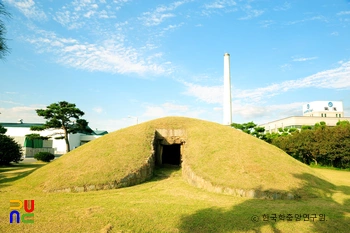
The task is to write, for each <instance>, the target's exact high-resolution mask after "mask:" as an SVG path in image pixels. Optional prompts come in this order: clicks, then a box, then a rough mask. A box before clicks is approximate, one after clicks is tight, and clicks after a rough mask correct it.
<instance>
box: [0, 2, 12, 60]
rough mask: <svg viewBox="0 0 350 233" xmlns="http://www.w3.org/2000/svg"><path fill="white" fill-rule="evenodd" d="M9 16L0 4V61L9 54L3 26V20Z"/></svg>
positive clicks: (0, 3)
mask: <svg viewBox="0 0 350 233" xmlns="http://www.w3.org/2000/svg"><path fill="white" fill-rule="evenodd" d="M9 17H10V14H9V13H8V12H7V11H6V9H5V6H4V4H3V3H2V2H0V59H3V58H4V57H5V55H6V54H7V53H8V52H9V48H8V47H7V45H6V39H5V37H4V36H5V33H6V27H5V24H4V21H3V20H4V19H5V18H9Z"/></svg>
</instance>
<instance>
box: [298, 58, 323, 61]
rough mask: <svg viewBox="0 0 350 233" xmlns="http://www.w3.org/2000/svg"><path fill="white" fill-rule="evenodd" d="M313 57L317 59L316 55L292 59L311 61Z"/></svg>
mask: <svg viewBox="0 0 350 233" xmlns="http://www.w3.org/2000/svg"><path fill="white" fill-rule="evenodd" d="M315 59H318V57H295V58H293V61H311V60H315Z"/></svg>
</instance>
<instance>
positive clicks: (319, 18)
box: [286, 15, 328, 25]
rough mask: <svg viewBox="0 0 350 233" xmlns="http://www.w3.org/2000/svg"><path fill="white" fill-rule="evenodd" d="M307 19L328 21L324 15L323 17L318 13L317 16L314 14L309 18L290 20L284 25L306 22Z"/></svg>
mask: <svg viewBox="0 0 350 233" xmlns="http://www.w3.org/2000/svg"><path fill="white" fill-rule="evenodd" d="M308 21H321V22H325V23H328V20H327V18H326V17H324V16H323V15H319V16H314V17H311V18H306V19H301V20H295V21H290V22H288V23H286V25H294V24H298V23H304V22H308Z"/></svg>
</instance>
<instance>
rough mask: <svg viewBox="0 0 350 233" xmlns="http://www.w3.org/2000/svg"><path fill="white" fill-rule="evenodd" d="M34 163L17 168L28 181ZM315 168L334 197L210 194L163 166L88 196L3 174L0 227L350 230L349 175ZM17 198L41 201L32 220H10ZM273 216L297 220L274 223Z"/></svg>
mask: <svg viewBox="0 0 350 233" xmlns="http://www.w3.org/2000/svg"><path fill="white" fill-rule="evenodd" d="M30 166H31V165H30V164H28V165H21V167H22V168H23V170H22V171H23V172H24V174H23V175H21V174H20V171H21V170H20V168H19V167H18V169H17V172H19V173H17V174H16V176H15V177H17V178H18V179H19V180H24V179H25V177H23V176H25V175H27V172H28V168H29V167H30ZM45 166H48V165H45ZM45 166H44V167H45ZM31 169H36V167H35V166H32V168H31ZM41 169H42V168H41ZM3 171H5V172H8V169H7V168H3V167H1V168H0V174H2V173H3ZM313 171H314V172H315V175H319V177H320V178H319V179H322V180H323V182H324V183H329V184H330V185H332V189H329V192H330V195H329V196H328V197H318V198H308V199H300V200H260V199H248V198H239V197H233V196H229V195H224V194H216V193H209V192H206V191H205V190H201V189H198V188H195V187H192V186H190V185H188V184H187V183H186V182H185V181H184V180H183V178H182V177H181V169H177V170H176V169H157V170H156V171H155V176H154V178H153V179H152V180H150V181H148V182H146V183H143V184H140V185H136V186H133V187H128V188H122V189H114V190H105V191H93V192H86V193H44V192H41V191H39V190H36V189H28V188H26V187H24V186H22V185H18V181H15V180H6V179H2V180H0V184H1V186H0V195H1V201H0V202H1V204H0V206H1V208H0V232H188V233H189V232H204V233H205V232H349V229H350V172H343V171H335V170H324V169H322V170H320V169H313ZM18 176H19V177H18ZM27 177H28V176H27ZM12 178H13V177H12ZM11 199H19V200H25V199H26V200H31V199H33V200H35V210H34V219H35V220H34V223H33V224H24V223H20V224H9V213H10V209H9V206H10V203H9V200H11ZM20 212H21V213H24V211H23V210H21V211H20ZM264 214H266V215H269V216H270V218H269V220H268V221H263V215H264ZM273 214H276V215H277V216H278V215H280V214H284V215H287V214H292V215H293V219H292V221H286V220H284V221H283V220H280V219H278V218H277V220H276V221H274V220H273V219H271V216H272V215H273ZM295 214H302V215H304V214H315V215H316V216H317V217H319V215H320V214H325V216H326V221H320V220H319V218H316V219H315V220H314V221H304V218H302V219H301V221H296V219H295ZM252 219H253V220H255V221H252Z"/></svg>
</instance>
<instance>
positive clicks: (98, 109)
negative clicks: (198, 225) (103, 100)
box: [92, 107, 103, 114]
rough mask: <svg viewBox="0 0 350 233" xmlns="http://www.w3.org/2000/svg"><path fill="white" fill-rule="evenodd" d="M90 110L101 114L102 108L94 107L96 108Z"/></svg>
mask: <svg viewBox="0 0 350 233" xmlns="http://www.w3.org/2000/svg"><path fill="white" fill-rule="evenodd" d="M92 110H93V111H94V112H96V113H99V114H100V113H102V112H103V108H101V107H96V108H93V109H92Z"/></svg>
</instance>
